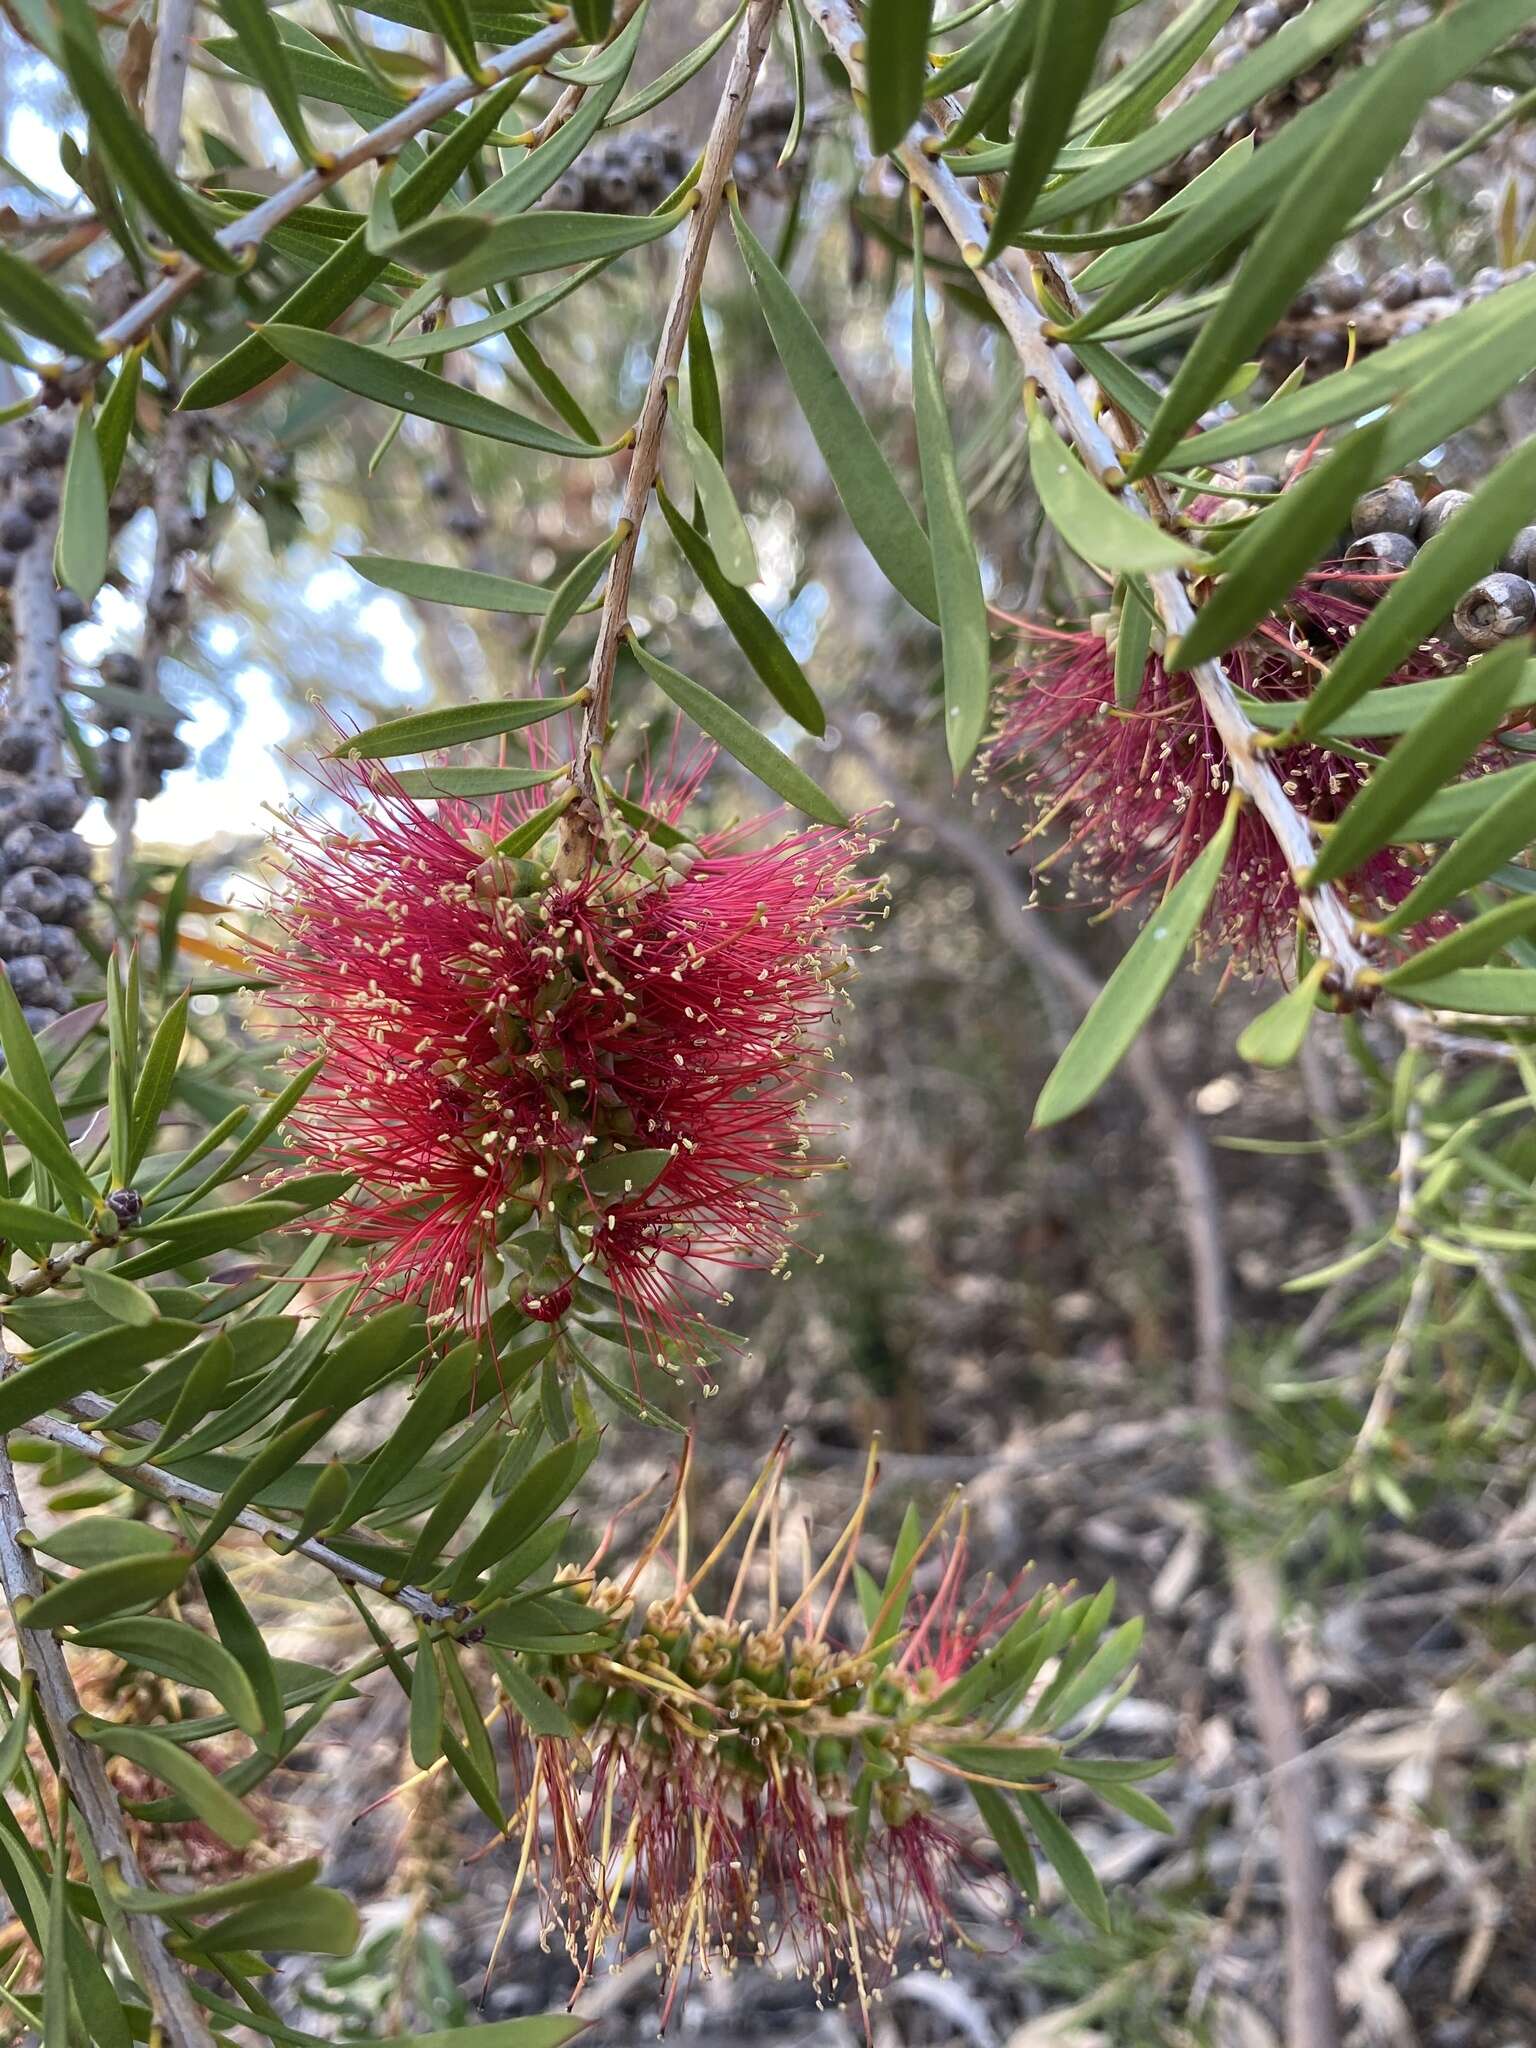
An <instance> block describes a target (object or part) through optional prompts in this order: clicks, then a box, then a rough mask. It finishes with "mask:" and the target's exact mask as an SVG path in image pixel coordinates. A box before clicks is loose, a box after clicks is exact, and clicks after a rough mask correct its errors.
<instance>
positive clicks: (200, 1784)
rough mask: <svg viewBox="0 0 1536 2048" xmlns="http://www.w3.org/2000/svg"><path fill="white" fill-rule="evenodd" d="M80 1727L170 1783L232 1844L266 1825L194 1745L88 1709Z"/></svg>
mask: <svg viewBox="0 0 1536 2048" xmlns="http://www.w3.org/2000/svg"><path fill="white" fill-rule="evenodd" d="M81 1720H82V1722H83V1724H84V1725H83V1726H82V1727H81V1728H80V1730H79V1732H80V1734H82V1735H83V1736H84V1737H85V1740H86V1741H87V1742H91V1743H94V1744H95V1745H96V1747H97V1748H98V1749H104V1750H106V1751H107V1752H108V1754H109V1755H111V1756H124V1757H127V1759H128V1760H129V1762H130V1763H136V1764H138V1765H139V1766H140V1767H141V1768H142V1769H143V1770H146V1771H148V1772H149V1774H150V1776H151V1777H154V1778H158V1779H159V1780H160V1782H161V1783H162V1784H164V1785H169V1786H170V1787H171V1790H172V1791H173V1792H179V1793H180V1795H181V1797H182V1798H183V1799H184V1800H185V1801H186V1802H187V1804H188V1806H190V1807H191V1809H192V1811H193V1812H194V1813H195V1814H196V1815H197V1817H198V1819H199V1820H200V1821H201V1822H202V1823H203V1825H204V1826H205V1827H208V1828H211V1829H212V1830H213V1832H214V1833H215V1834H216V1835H217V1836H218V1838H219V1840H220V1841H221V1842H227V1843H228V1845H229V1847H230V1848H231V1849H244V1848H248V1847H249V1846H250V1844H251V1843H252V1842H254V1841H256V1840H257V1838H258V1837H259V1835H260V1833H261V1830H260V1829H259V1828H258V1827H257V1825H256V1823H255V1821H254V1820H252V1818H251V1816H250V1814H249V1812H248V1811H247V1810H246V1808H245V1807H243V1806H242V1805H241V1804H240V1801H239V1800H238V1799H237V1798H236V1797H235V1795H234V1794H233V1793H232V1792H231V1791H230V1790H229V1789H228V1788H227V1786H225V1785H224V1784H223V1782H222V1781H221V1780H220V1779H218V1778H216V1777H215V1776H214V1775H213V1773H212V1771H210V1770H209V1769H208V1767H207V1765H206V1764H201V1763H199V1762H198V1760H197V1758H196V1757H195V1756H193V1755H192V1754H191V1752H190V1751H188V1750H185V1749H182V1748H181V1747H179V1745H178V1744H176V1743H174V1742H171V1741H169V1740H167V1738H166V1737H165V1736H164V1735H160V1734H158V1733H157V1732H156V1731H155V1730H154V1729H152V1728H132V1727H126V1726H124V1725H123V1724H122V1723H120V1722H117V1721H93V1720H91V1719H89V1717H87V1716H84V1715H82V1717H81Z"/></svg>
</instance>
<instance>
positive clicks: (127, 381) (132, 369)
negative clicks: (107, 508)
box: [96, 342, 147, 499]
mask: <svg viewBox="0 0 1536 2048" xmlns="http://www.w3.org/2000/svg"><path fill="white" fill-rule="evenodd" d="M146 345H147V344H145V343H143V342H140V343H139V345H138V346H137V347H136V348H131V349H129V350H128V352H127V354H126V355H125V356H124V357H123V358H122V360H121V362H120V363H119V364H118V366H117V375H116V376H115V377H114V378H113V380H112V389H111V390H110V391H109V392H108V393H107V395H106V397H105V398H104V399H103V400H102V402H101V405H100V408H99V409H98V411H97V414H96V445H97V447H98V449H99V450H100V452H101V475H102V482H103V484H104V485H105V487H106V493H107V497H108V498H109V499H110V498H111V496H112V493H113V491H114V490H115V489H116V488H117V479H118V476H119V474H120V472H121V470H122V467H123V457H124V456H125V455H126V454H127V453H128V442H129V438H130V436H131V435H132V433H133V423H134V419H135V417H136V412H137V407H138V401H139V384H140V381H141V372H142V370H143V367H144V350H145V347H146Z"/></svg>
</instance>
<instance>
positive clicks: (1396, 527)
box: [1349, 476, 1420, 538]
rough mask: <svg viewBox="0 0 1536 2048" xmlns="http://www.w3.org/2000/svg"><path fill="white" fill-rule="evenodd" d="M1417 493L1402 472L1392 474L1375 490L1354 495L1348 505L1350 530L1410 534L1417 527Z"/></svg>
mask: <svg viewBox="0 0 1536 2048" xmlns="http://www.w3.org/2000/svg"><path fill="white" fill-rule="evenodd" d="M1419 516H1420V515H1419V494H1418V492H1417V491H1416V490H1415V489H1414V488H1413V485H1412V484H1411V483H1409V481H1408V479H1407V477H1405V476H1391V477H1388V478H1387V481H1386V482H1385V483H1384V484H1378V485H1377V486H1376V488H1375V490H1374V491H1367V492H1365V494H1364V495H1363V496H1362V497H1359V498H1356V500H1355V502H1354V504H1353V505H1352V506H1351V507H1350V513H1349V525H1350V531H1351V532H1352V533H1353V534H1355V535H1356V537H1357V538H1360V537H1363V536H1364V535H1366V534H1380V533H1400V534H1404V535H1410V536H1411V535H1412V534H1414V533H1417V531H1418V528H1419Z"/></svg>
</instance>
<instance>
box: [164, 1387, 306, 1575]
mask: <svg viewBox="0 0 1536 2048" xmlns="http://www.w3.org/2000/svg"><path fill="white" fill-rule="evenodd" d="M334 1420H335V1416H334V1414H333V1413H332V1412H331V1411H330V1410H328V1409H321V1410H320V1411H319V1412H318V1413H317V1414H313V1415H301V1416H300V1417H299V1419H298V1420H297V1421H296V1422H290V1423H289V1424H288V1425H287V1427H286V1428H284V1429H280V1430H279V1431H278V1433H277V1434H276V1436H274V1437H272V1438H271V1439H270V1441H268V1442H267V1443H265V1444H263V1445H262V1447H261V1449H260V1450H258V1451H256V1452H254V1453H253V1454H252V1455H251V1456H250V1457H249V1458H247V1459H246V1460H245V1461H244V1463H243V1464H242V1465H241V1467H240V1469H239V1471H238V1472H237V1473H236V1474H235V1477H234V1480H233V1481H232V1483H231V1484H230V1485H229V1487H228V1488H227V1489H226V1490H225V1492H224V1495H223V1497H222V1499H221V1500H220V1502H219V1504H218V1506H217V1507H216V1508H215V1509H214V1510H213V1511H212V1513H211V1514H210V1515H209V1518H208V1520H207V1522H206V1523H205V1524H204V1527H203V1531H202V1534H201V1535H200V1536H199V1538H198V1544H197V1554H198V1556H199V1557H205V1556H206V1555H207V1554H208V1552H209V1551H210V1550H211V1549H212V1548H213V1546H214V1544H215V1543H217V1542H218V1540H219V1538H220V1537H221V1536H222V1535H223V1534H224V1532H225V1531H226V1530H227V1529H230V1528H233V1526H234V1523H235V1520H236V1517H237V1516H238V1515H239V1514H240V1512H241V1510H242V1509H243V1508H248V1507H249V1506H250V1504H251V1502H252V1501H253V1500H257V1499H259V1498H260V1496H261V1494H262V1493H263V1492H264V1491H265V1489H266V1488H267V1487H269V1486H270V1485H271V1484H272V1482H273V1480H275V1479H278V1478H280V1477H281V1476H282V1475H283V1474H284V1473H286V1472H290V1471H291V1470H292V1469H293V1467H294V1466H295V1465H297V1464H298V1462H299V1460H300V1459H301V1458H302V1457H303V1456H304V1454H305V1452H306V1451H308V1450H311V1449H313V1447H314V1446H315V1445H316V1444H317V1443H318V1442H319V1441H320V1439H321V1437H323V1436H324V1435H325V1433H326V1431H327V1430H328V1429H329V1428H330V1426H331V1424H332V1422H333V1421H334Z"/></svg>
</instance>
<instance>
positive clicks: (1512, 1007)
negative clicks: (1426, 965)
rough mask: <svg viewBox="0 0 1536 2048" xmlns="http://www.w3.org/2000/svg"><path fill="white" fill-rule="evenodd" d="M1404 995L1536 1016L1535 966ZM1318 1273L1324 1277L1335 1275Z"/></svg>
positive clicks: (1419, 984) (1448, 1006)
mask: <svg viewBox="0 0 1536 2048" xmlns="http://www.w3.org/2000/svg"><path fill="white" fill-rule="evenodd" d="M1403 996H1404V999H1405V1000H1406V1001H1408V1002H1412V1003H1422V1004H1424V1006H1425V1008H1426V1009H1432V1010H1461V1011H1464V1012H1465V1013H1466V1014H1467V1015H1468V1016H1472V1017H1531V1016H1536V969H1532V968H1529V967H1469V968H1466V969H1465V970H1464V971H1463V972H1462V973H1460V974H1441V975H1436V977H1435V978H1434V980H1433V981H1416V982H1413V983H1412V984H1411V985H1410V986H1409V987H1408V988H1406V989H1404V990H1403ZM1315 1277H1317V1278H1319V1280H1321V1279H1324V1278H1331V1277H1332V1275H1331V1273H1330V1274H1328V1275H1325V1276H1315Z"/></svg>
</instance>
